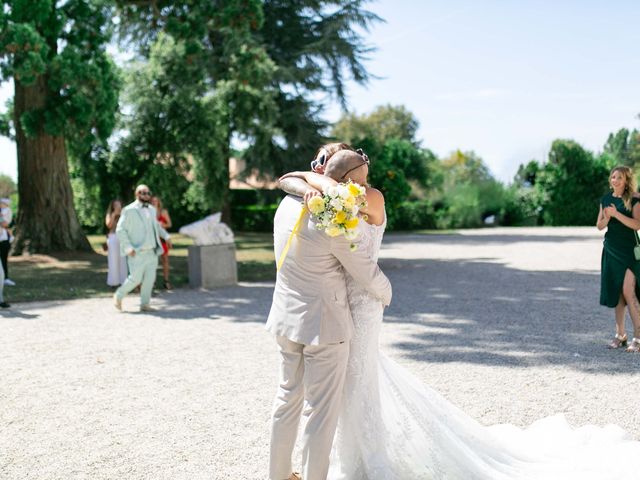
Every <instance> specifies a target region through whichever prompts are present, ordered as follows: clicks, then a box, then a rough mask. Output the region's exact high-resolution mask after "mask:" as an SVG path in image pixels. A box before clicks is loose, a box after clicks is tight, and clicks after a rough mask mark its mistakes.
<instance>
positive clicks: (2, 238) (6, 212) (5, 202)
mask: <svg viewBox="0 0 640 480" xmlns="http://www.w3.org/2000/svg"><path fill="white" fill-rule="evenodd" d="M12 218H13V213H12V212H11V200H10V199H9V198H0V261H1V262H2V270H3V277H4V280H3V282H2V283H3V285H10V286H13V285H15V282H14V281H13V280H11V279H10V278H9V263H8V259H9V250H10V249H11V241H12V240H13V238H12V237H11V230H9V225H10V224H11V219H12Z"/></svg>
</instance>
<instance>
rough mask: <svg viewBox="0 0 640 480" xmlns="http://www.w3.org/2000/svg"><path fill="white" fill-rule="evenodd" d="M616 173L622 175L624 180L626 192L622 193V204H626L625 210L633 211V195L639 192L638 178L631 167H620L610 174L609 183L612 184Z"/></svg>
mask: <svg viewBox="0 0 640 480" xmlns="http://www.w3.org/2000/svg"><path fill="white" fill-rule="evenodd" d="M616 172H618V173H619V174H620V175H622V178H623V179H624V191H623V192H622V202H623V203H624V208H626V209H627V210H629V211H631V199H632V198H633V194H634V193H635V192H636V191H637V190H638V185H637V184H636V177H635V175H634V174H633V170H631V169H630V168H629V167H625V166H618V167H615V168H614V169H613V170H611V173H610V174H609V183H611V177H612V176H613V174H614V173H616Z"/></svg>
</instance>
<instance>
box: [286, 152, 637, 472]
mask: <svg viewBox="0 0 640 480" xmlns="http://www.w3.org/2000/svg"><path fill="white" fill-rule="evenodd" d="M344 148H349V147H348V146H346V145H344V144H330V145H326V146H324V147H322V148H321V149H320V150H319V152H318V155H317V156H316V159H315V160H314V161H313V162H312V167H313V168H314V170H315V172H322V171H324V167H325V166H327V162H328V161H329V159H330V157H331V155H332V154H333V153H335V151H337V150H338V149H344ZM358 153H359V155H354V156H353V158H354V161H353V165H349V166H348V168H346V167H345V168H344V169H343V170H342V171H336V170H332V169H331V168H327V171H326V172H325V175H321V174H319V173H315V172H292V173H289V174H287V175H285V176H283V177H282V178H281V179H280V185H281V188H283V189H284V190H285V191H287V192H289V193H293V194H295V195H300V196H304V198H305V201H308V200H309V199H310V198H311V197H313V196H316V195H320V192H322V191H323V190H325V189H326V188H328V187H330V186H333V185H335V184H336V183H339V182H346V181H347V180H349V179H350V180H352V181H353V182H356V183H359V184H361V185H365V186H366V196H367V202H368V207H367V209H366V210H365V211H363V213H364V214H365V216H364V217H363V218H364V219H365V220H366V222H361V224H362V225H363V226H362V228H361V233H360V239H359V243H358V248H359V249H365V250H366V251H367V252H368V253H369V254H370V255H371V256H372V257H373V258H375V259H377V258H378V253H379V250H380V245H381V243H382V237H383V234H384V229H385V226H386V214H385V209H384V197H383V196H382V194H381V193H380V192H379V191H378V190H376V189H374V188H371V187H370V186H368V184H367V175H368V171H369V159H368V157H367V156H366V154H364V153H363V152H362V151H358ZM346 276H347V289H348V299H349V306H350V308H351V313H352V317H353V321H354V336H353V338H352V340H351V350H350V356H349V362H348V367H347V380H346V384H345V389H344V398H343V407H342V412H341V417H340V421H339V424H338V430H337V433H336V437H335V440H334V446H333V451H332V454H331V466H330V471H329V475H328V479H329V480H409V479H420V480H422V479H424V480H427V479H428V480H432V479H433V480H435V479H437V480H440V479H442V480H556V479H557V480H572V479H575V480H578V479H580V480H586V479H588V480H623V479H629V480H631V479H637V478H640V468H638V467H634V466H632V467H628V466H627V465H626V464H625V460H627V459H638V458H640V442H635V441H633V440H632V439H631V438H630V437H629V436H628V435H627V434H626V433H625V432H624V431H623V430H622V429H621V428H619V427H617V426H614V425H608V426H606V427H602V428H601V427H596V426H592V425H588V426H583V427H580V428H576V429H574V428H572V427H571V426H570V425H569V424H568V423H567V422H566V420H565V419H564V417H563V416H562V415H556V416H552V417H549V418H545V419H542V420H539V421H537V422H535V423H534V424H533V425H531V426H530V427H529V428H527V429H524V430H523V429H520V428H518V427H515V426H512V425H495V426H491V427H485V426H483V425H481V424H480V423H478V422H477V421H476V420H474V419H473V418H471V417H469V416H468V415H466V414H465V413H464V412H463V411H462V410H460V409H459V408H457V407H456V406H454V405H453V404H451V403H449V402H448V401H447V400H446V399H445V398H443V397H442V396H441V395H440V394H438V393H437V392H436V391H435V390H433V389H431V388H429V387H428V386H427V385H424V384H423V383H422V382H421V381H420V380H418V379H417V378H415V377H414V376H412V375H411V374H410V373H409V372H408V371H407V370H406V369H404V368H402V367H401V366H400V365H398V364H397V363H395V362H394V361H392V360H391V359H389V358H388V357H387V356H386V355H384V353H382V352H380V350H379V348H378V336H379V333H380V327H381V324H382V318H383V310H384V309H383V306H382V304H381V303H380V302H379V301H377V300H376V299H375V298H374V297H372V296H370V294H369V293H368V292H367V291H366V290H364V289H363V288H361V287H360V286H359V285H358V284H357V283H356V282H355V281H354V280H353V278H350V277H349V275H348V274H346Z"/></svg>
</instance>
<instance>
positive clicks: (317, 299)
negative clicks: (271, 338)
mask: <svg viewBox="0 0 640 480" xmlns="http://www.w3.org/2000/svg"><path fill="white" fill-rule="evenodd" d="M353 155H357V154H356V153H355V152H352V151H340V152H338V153H336V154H334V155H333V156H332V158H331V163H330V165H331V169H328V170H331V172H333V173H334V174H335V175H333V174H332V175H330V176H332V177H334V178H341V175H339V173H340V172H346V171H348V169H349V168H351V166H352V164H353V162H354V157H353ZM326 174H327V175H329V174H330V172H329V171H327V172H326ZM301 208H303V206H302V203H301V199H300V198H298V197H293V196H290V195H289V196H287V197H285V198H284V199H283V200H282V202H281V203H280V206H279V207H278V210H277V211H276V215H275V218H274V222H273V223H274V248H275V255H276V261H277V260H278V259H279V258H280V255H281V254H282V252H283V250H284V248H285V244H286V243H287V239H288V238H289V236H290V234H291V231H292V230H293V227H294V225H295V223H296V220H297V218H298V215H299V213H300V209H301ZM350 243H351V242H350V241H349V240H346V239H345V238H344V237H343V236H339V237H329V236H328V235H327V234H326V233H324V232H322V231H320V230H317V229H316V228H315V226H314V223H313V221H312V220H311V219H310V218H309V216H308V215H305V217H304V218H303V221H302V225H301V226H300V230H299V231H298V233H297V235H296V236H295V237H294V239H293V242H292V244H291V247H290V250H289V252H288V254H287V256H286V258H285V260H284V263H283V265H282V267H281V268H280V270H279V271H278V275H277V279H276V286H275V291H274V293H273V304H272V306H271V311H270V312H269V318H268V320H267V330H269V331H270V332H271V333H273V334H274V335H275V336H276V341H277V344H278V351H279V353H280V366H279V386H278V391H277V393H276V398H275V402H274V408H273V415H272V426H271V455H270V465H269V478H270V479H271V480H285V479H292V480H293V479H298V478H300V477H298V476H297V475H296V474H294V473H292V466H291V456H292V452H293V447H294V444H295V441H296V435H297V431H298V424H299V422H300V419H301V415H302V414H303V403H304V404H305V408H304V416H305V418H306V420H307V423H306V426H305V429H304V433H303V450H302V462H303V472H302V475H303V478H304V480H325V479H326V477H327V472H328V469H329V454H330V452H331V446H332V443H333V437H334V434H335V430H336V425H337V422H338V416H339V412H340V407H341V399H342V389H343V385H344V380H345V373H346V367H347V359H348V356H349V339H350V338H351V334H352V330H353V325H352V323H353V322H352V318H351V312H350V310H349V305H348V302H347V292H346V285H345V278H344V271H347V272H348V273H349V274H350V275H351V276H352V277H353V278H354V279H355V280H356V281H357V282H358V283H360V284H362V285H363V286H364V287H366V288H367V290H369V291H370V292H371V293H372V294H373V295H375V296H376V297H379V298H380V300H381V301H382V302H383V303H384V305H389V303H390V302H391V285H390V283H389V280H388V279H387V277H386V276H385V275H384V274H383V273H382V271H381V270H380V268H379V267H378V265H377V263H376V262H375V261H374V260H373V259H371V258H369V257H368V256H367V255H366V253H365V252H364V251H361V250H355V251H351V250H350V248H349V245H350Z"/></svg>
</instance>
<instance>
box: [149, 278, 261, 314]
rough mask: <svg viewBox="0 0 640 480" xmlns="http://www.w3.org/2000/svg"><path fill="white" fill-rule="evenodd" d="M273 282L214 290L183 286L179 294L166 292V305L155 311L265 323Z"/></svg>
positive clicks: (158, 312)
mask: <svg viewBox="0 0 640 480" xmlns="http://www.w3.org/2000/svg"><path fill="white" fill-rule="evenodd" d="M272 296H273V284H271V283H242V284H239V285H235V286H231V287H224V288H217V289H213V290H198V289H187V288H185V289H180V294H179V295H173V294H171V293H163V294H161V296H160V298H162V300H163V307H162V308H159V309H158V310H157V311H155V312H150V313H147V312H145V315H152V316H154V317H158V318H165V319H171V320H195V319H203V318H206V319H210V320H218V319H222V318H224V319H226V320H230V321H233V322H243V323H264V322H266V320H267V315H268V314H269V308H270V306H271V299H272Z"/></svg>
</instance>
